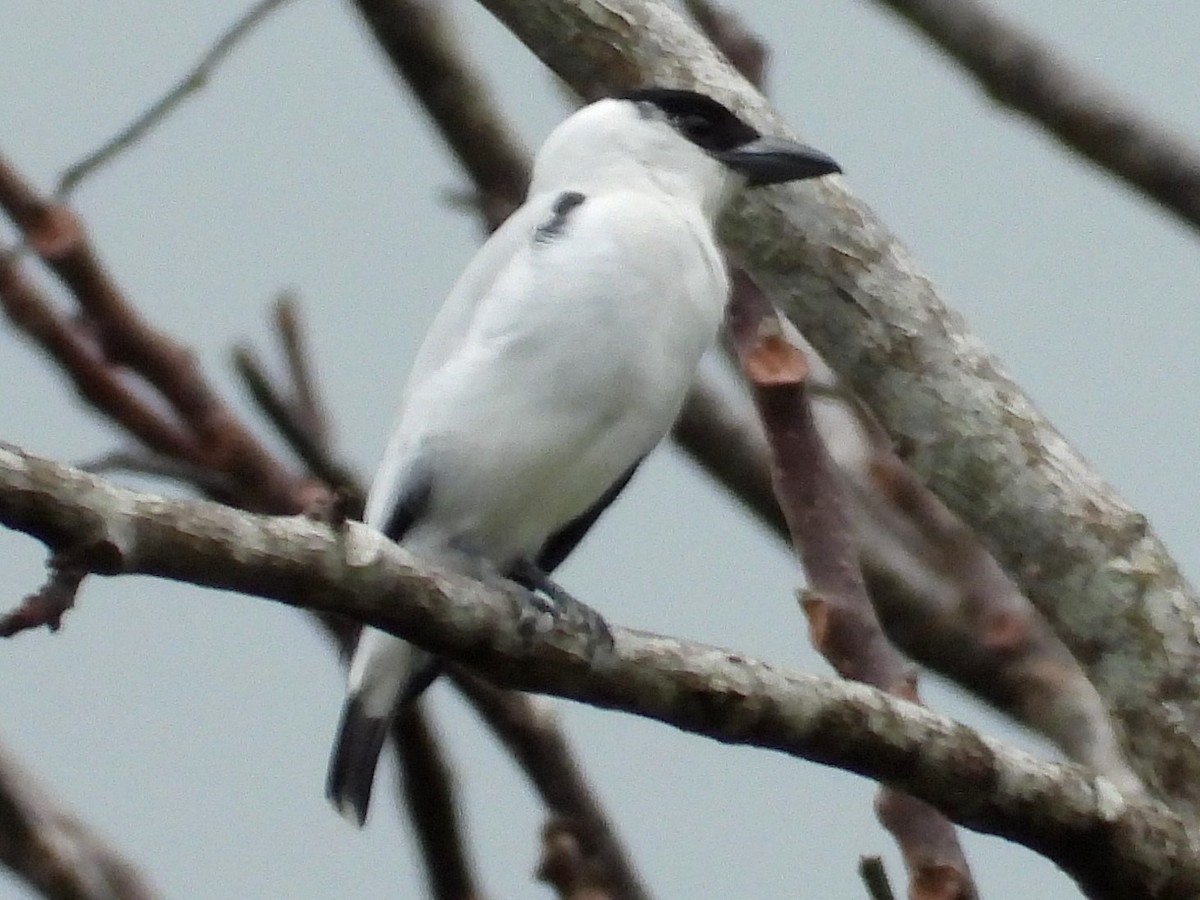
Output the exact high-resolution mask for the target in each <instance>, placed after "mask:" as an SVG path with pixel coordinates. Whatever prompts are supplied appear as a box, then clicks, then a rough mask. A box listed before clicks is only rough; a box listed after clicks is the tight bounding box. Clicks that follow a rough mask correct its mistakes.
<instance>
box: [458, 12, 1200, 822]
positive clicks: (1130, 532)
mask: <svg viewBox="0 0 1200 900" xmlns="http://www.w3.org/2000/svg"><path fill="white" fill-rule="evenodd" d="M482 2H483V4H484V5H485V6H486V7H488V8H489V9H490V10H492V11H493V12H494V13H495V14H496V15H497V16H498V17H499V18H500V19H501V20H502V21H504V22H505V24H506V25H507V26H508V27H509V28H510V29H511V30H512V31H513V32H515V33H516V34H517V35H518V37H520V38H521V39H522V40H523V41H524V42H525V43H526V44H528V45H529V46H530V47H531V48H532V49H533V50H534V51H535V52H536V53H537V54H538V55H539V56H540V57H541V58H542V59H543V60H544V61H545V62H546V63H547V65H549V66H550V67H551V68H553V69H554V70H555V71H556V72H557V73H558V74H559V75H561V76H562V77H564V78H565V79H566V80H567V81H568V82H569V83H570V84H571V85H572V86H573V87H575V88H576V89H577V90H579V91H581V92H582V93H584V94H585V95H589V96H594V95H598V94H602V93H605V92H608V91H612V90H616V89H620V88H625V87H629V86H631V85H635V84H645V83H651V82H653V83H660V84H672V85H684V86H699V87H701V88H702V89H703V90H706V91H707V92H709V93H711V94H712V95H713V96H715V97H717V98H719V99H721V100H723V101H725V102H727V103H729V105H730V106H731V107H733V108H735V109H738V110H739V111H741V112H742V113H743V114H744V115H745V116H746V117H747V118H748V119H749V120H750V121H752V122H754V123H755V124H757V125H759V126H760V127H762V128H764V129H768V130H771V131H776V132H781V133H786V132H787V131H788V128H787V126H785V125H783V124H782V123H781V122H780V121H779V120H778V118H777V117H776V116H775V115H774V114H773V113H772V112H771V111H770V109H769V108H768V107H767V105H766V101H765V100H763V98H762V97H761V96H760V95H759V94H758V93H757V91H755V90H754V89H753V88H751V87H750V86H749V85H748V84H747V83H746V81H745V80H744V79H743V78H741V76H739V75H738V74H737V73H735V72H734V71H733V70H732V69H731V68H730V66H729V65H728V64H727V63H725V61H724V60H722V59H721V58H720V57H719V56H717V55H716V53H715V52H714V50H713V49H712V47H711V46H710V45H709V44H708V42H707V41H706V40H705V39H704V38H702V37H701V36H700V35H699V34H698V33H697V32H696V31H695V30H694V29H693V28H692V26H691V25H689V24H688V23H687V22H686V21H685V20H684V19H683V17H682V16H681V15H679V14H678V13H676V12H675V11H674V10H673V9H672V8H671V7H670V6H668V5H667V4H666V3H664V2H662V0H575V2H572V3H564V2H549V0H482ZM723 236H724V237H725V238H726V239H727V241H728V242H729V244H730V245H731V246H732V247H734V248H735V249H736V250H737V251H738V252H739V253H740V254H741V255H742V256H743V257H744V259H745V261H746V264H747V268H748V269H749V271H750V272H751V273H752V274H753V275H754V277H755V280H756V281H757V282H758V283H759V284H760V286H762V287H763V288H764V289H765V290H767V291H768V293H769V294H770V295H771V297H772V299H773V300H774V301H775V302H776V303H777V304H779V305H780V306H781V307H782V308H783V309H784V311H785V312H786V313H787V314H788V315H789V316H790V317H791V318H792V320H793V321H795V323H796V324H797V325H798V326H799V327H800V328H801V329H802V330H803V331H804V333H805V336H806V337H807V338H808V339H809V340H810V341H811V342H812V344H813V345H814V346H815V347H816V348H817V350H818V351H819V352H820V353H821V354H822V356H824V357H825V358H826V359H827V360H828V361H829V362H830V363H831V364H832V365H834V366H835V367H836V368H837V369H838V370H839V371H840V373H841V374H842V375H843V376H844V378H845V379H846V381H847V383H848V384H849V385H850V386H851V387H852V388H853V389H854V390H855V391H856V392H857V393H858V394H859V396H861V397H862V398H863V399H864V400H865V401H866V402H867V403H868V404H869V405H870V406H871V408H872V409H873V410H874V412H875V413H876V414H877V415H878V416H879V418H880V420H881V421H882V422H883V423H884V424H885V425H886V426H887V428H888V429H889V431H890V432H891V434H892V435H893V436H894V437H895V438H896V440H897V442H898V445H899V448H900V450H901V452H902V455H903V456H904V457H905V459H906V461H907V462H908V463H909V464H910V465H911V466H912V467H913V468H914V469H915V470H916V471H917V472H918V473H919V474H920V476H921V477H922V478H924V479H925V480H926V482H927V483H928V484H929V485H930V487H932V488H933V490H934V491H935V492H937V494H938V495H939V496H940V497H941V498H942V499H943V500H944V501H945V502H946V503H947V505H948V506H949V507H950V508H951V509H952V510H954V512H956V513H957V514H958V515H960V516H961V517H962V518H963V519H964V520H965V521H966V522H967V523H968V524H969V525H971V526H972V527H973V528H974V529H976V531H978V533H979V534H980V535H981V536H982V537H983V539H984V540H985V542H986V543H987V545H988V547H989V548H990V549H991V550H992V551H993V552H994V553H995V554H996V556H997V558H998V559H999V560H1000V561H1001V562H1002V563H1003V564H1004V565H1005V566H1006V567H1007V568H1008V570H1009V571H1010V572H1011V573H1012V574H1013V576H1014V577H1015V578H1016V580H1017V581H1018V583H1019V584H1020V586H1021V588H1022V589H1023V590H1024V591H1025V593H1026V594H1027V595H1028V596H1029V597H1030V598H1031V599H1032V600H1033V601H1034V603H1036V604H1037V606H1038V607H1039V609H1041V610H1042V611H1043V612H1044V613H1045V615H1046V616H1047V617H1048V619H1049V620H1050V621H1051V623H1052V624H1053V626H1054V628H1055V629H1056V631H1057V633H1058V634H1059V636H1060V637H1061V638H1062V639H1063V640H1064V642H1065V643H1066V644H1067V645H1068V646H1069V647H1070V648H1071V650H1072V652H1073V653H1074V654H1075V655H1076V657H1077V658H1078V659H1079V660H1080V661H1081V662H1082V664H1083V665H1084V666H1085V667H1086V669H1087V671H1088V674H1089V676H1090V677H1091V679H1092V680H1093V682H1094V683H1095V685H1096V687H1097V689H1098V690H1099V692H1100V694H1101V696H1102V697H1104V699H1105V701H1106V703H1107V704H1108V705H1109V707H1110V709H1111V710H1112V712H1113V715H1114V716H1115V718H1116V719H1117V721H1118V722H1119V724H1120V725H1121V726H1122V730H1123V732H1124V735H1123V737H1124V741H1125V745H1126V749H1127V751H1128V752H1129V754H1130V757H1131V762H1132V763H1133V766H1134V768H1135V769H1136V770H1137V772H1138V774H1139V775H1140V776H1141V777H1142V778H1143V780H1144V781H1145V782H1146V785H1147V787H1148V788H1149V789H1150V790H1151V791H1152V792H1153V793H1154V794H1156V795H1158V796H1160V797H1163V798H1164V799H1166V800H1167V801H1168V802H1169V803H1171V804H1172V806H1174V807H1175V808H1176V809H1177V810H1178V811H1179V812H1180V813H1181V814H1184V815H1186V816H1189V817H1191V818H1193V819H1195V818H1197V817H1198V816H1200V746H1198V744H1197V739H1196V736H1197V735H1200V691H1197V690H1196V689H1195V688H1196V685H1197V684H1200V634H1198V633H1197V619H1196V615H1195V611H1196V609H1197V597H1196V594H1195V591H1194V590H1193V589H1192V588H1191V586H1190V585H1188V584H1187V583H1186V581H1185V580H1184V579H1183V577H1182V575H1181V574H1180V572H1179V570H1178V567H1177V566H1176V564H1175V563H1174V562H1173V561H1172V560H1171V558H1170V556H1169V555H1168V553H1167V551H1166V549H1165V548H1164V547H1163V545H1162V543H1161V542H1160V541H1159V540H1158V538H1157V537H1156V536H1155V534H1154V533H1153V531H1152V530H1151V529H1150V528H1149V526H1148V525H1147V523H1146V521H1145V519H1144V518H1143V517H1142V516H1140V515H1138V514H1137V513H1136V512H1135V511H1133V510H1132V509H1131V508H1130V507H1129V506H1128V505H1127V504H1126V503H1125V502H1124V501H1123V500H1121V499H1120V498H1119V497H1117V496H1116V494H1115V493H1114V492H1113V491H1112V489H1111V488H1110V487H1109V486H1108V485H1107V484H1105V482H1104V481H1103V479H1101V478H1100V476H1099V475H1098V474H1097V473H1096V472H1095V471H1093V470H1092V469H1091V467H1090V466H1089V465H1088V464H1087V463H1086V462H1085V461H1084V460H1083V458H1082V457H1081V456H1080V455H1079V454H1078V453H1076V452H1075V451H1074V450H1073V449H1072V448H1071V447H1070V446H1069V445H1068V444H1067V443H1066V442H1065V441H1064V440H1063V438H1062V436H1061V435H1060V434H1059V433H1058V432H1057V431H1056V430H1055V429H1054V427H1053V426H1052V425H1051V424H1050V423H1049V422H1048V421H1046V419H1045V418H1044V417H1043V416H1042V415H1041V414H1040V413H1039V412H1038V410H1037V409H1036V408H1035V407H1034V406H1033V404H1032V402H1031V401H1030V400H1029V399H1028V398H1027V397H1025V396H1024V394H1022V393H1021V391H1020V389H1019V388H1018V387H1017V386H1016V385H1015V384H1014V383H1013V382H1012V381H1011V380H1010V379H1009V378H1008V377H1007V375H1006V374H1005V373H1004V371H1003V369H1002V367H1001V366H1000V364H999V363H998V362H997V360H996V359H995V358H994V357H993V356H992V355H991V354H990V353H989V351H988V350H987V348H986V347H984V346H983V345H982V344H981V343H980V342H979V340H978V339H976V338H975V337H974V336H973V335H971V334H970V333H969V332H968V331H967V329H966V327H965V325H964V323H963V321H962V319H961V318H960V317H959V316H958V315H957V314H955V313H954V312H953V311H952V310H950V309H948V308H947V307H946V306H945V304H944V303H943V302H942V301H941V299H940V298H939V297H938V295H937V292H936V291H935V290H934V288H933V285H932V284H931V283H930V281H929V279H928V278H927V277H926V276H925V275H924V274H922V272H921V271H920V270H919V269H918V267H917V266H916V264H915V263H914V262H913V260H912V259H911V258H910V256H909V254H908V251H907V250H906V249H905V247H904V246H903V245H902V244H901V243H900V242H899V241H898V240H897V239H896V238H895V236H894V235H892V234H891V232H890V231H889V230H888V229H887V227H886V226H885V225H884V224H883V223H882V222H880V221H879V220H878V219H877V218H876V217H875V216H874V214H873V213H872V212H871V211H870V210H869V209H868V208H867V207H866V206H865V204H863V203H862V202H861V201H859V200H857V199H856V198H855V197H854V196H853V195H852V194H851V193H850V191H849V190H848V188H847V187H846V184H845V182H844V181H843V180H841V179H837V178H827V179H822V180H821V181H820V182H819V183H813V182H809V183H806V184H804V185H798V186H787V187H780V188H775V189H771V190H769V191H762V192H757V193H756V194H755V195H753V196H747V198H746V200H745V201H744V202H743V203H742V204H741V205H740V207H739V208H738V209H737V210H736V211H735V212H734V213H733V214H731V215H730V216H728V217H727V220H726V222H725V224H724V228H723Z"/></svg>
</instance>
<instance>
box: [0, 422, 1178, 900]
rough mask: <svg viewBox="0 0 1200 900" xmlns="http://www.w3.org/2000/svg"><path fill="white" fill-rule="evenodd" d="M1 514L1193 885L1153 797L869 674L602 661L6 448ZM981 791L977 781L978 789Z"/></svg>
mask: <svg viewBox="0 0 1200 900" xmlns="http://www.w3.org/2000/svg"><path fill="white" fill-rule="evenodd" d="M0 523H3V524H5V525H6V526H8V527H10V528H15V529H17V530H20V531H24V532H26V533H28V534H31V535H33V536H35V537H37V538H38V539H40V540H42V541H43V542H45V543H46V544H47V545H48V546H49V547H50V548H51V549H52V550H58V549H62V548H67V547H74V546H82V545H103V546H104V547H105V548H106V551H107V552H105V553H102V554H96V555H94V556H93V557H92V558H91V561H92V567H93V569H94V571H96V572H97V573H98V574H107V575H115V574H121V573H128V574H132V573H140V574H146V575H154V576H158V577H164V578H172V579H177V580H182V581H188V582H191V583H194V584H201V585H205V586H208V587H214V588H218V589H224V590H233V591H239V592H243V593H249V594H254V595H257V596H261V597H266V598H269V599H273V600H278V601H281V602H283V603H287V604H289V605H292V606H297V607H301V608H305V609H311V610H314V611H319V612H324V613H339V614H344V615H348V616H351V617H354V618H357V619H360V620H361V621H364V622H366V623H369V624H371V625H374V626H376V627H379V628H383V629H386V630H388V631H391V632H393V633H395V634H399V635H401V636H403V637H405V638H406V639H409V640H412V641H414V642H416V643H418V644H420V645H421V646H423V647H426V648H427V649H429V650H432V651H434V652H437V653H439V654H442V655H444V656H447V657H449V658H451V659H454V660H457V661H459V662H462V663H464V664H466V665H468V666H470V667H472V668H473V669H476V670H477V671H480V672H484V673H486V674H487V676H488V677H489V678H491V679H494V680H496V681H498V682H500V683H503V684H506V685H509V686H512V687H517V688H520V689H522V690H531V691H537V692H544V693H550V694H554V695H557V696H562V697H569V698H571V699H575V700H579V701H582V702H586V703H590V704H593V705H596V706H600V707H604V708H610V709H618V710H624V711H627V712H632V713H636V714H638V715H642V716H646V717H649V718H653V719H658V720H660V721H663V722H667V723H670V724H672V725H674V726H676V727H678V728H681V729H684V730H687V731H691V732H694V733H696V734H702V735H707V736H710V737H713V738H715V739H718V740H722V741H726V742H730V743H738V744H745V745H750V746H758V747H763V748H768V749H773V750H777V751H780V752H783V753H788V754H791V755H795V756H799V757H803V758H805V759H811V760H815V761H818V762H822V763H826V764H829V765H835V766H839V767H841V768H845V769H847V770H849V771H852V772H857V773H859V774H862V775H865V776H867V777H870V778H874V779H876V780H879V781H881V782H885V783H888V784H891V785H893V786H895V787H897V788H899V789H902V790H904V791H907V792H909V793H911V794H913V795H915V796H918V797H921V798H922V799H924V800H926V801H927V802H929V803H932V804H934V805H936V806H937V807H938V808H939V809H941V810H942V811H943V812H945V813H946V814H947V815H949V816H950V817H951V818H953V819H955V820H956V821H958V822H960V823H961V824H964V825H966V826H968V827H971V828H976V829H979V830H982V831H987V832H990V833H994V834H999V835H1002V836H1004V837H1007V838H1009V839H1011V840H1014V841H1017V842H1019V843H1022V844H1025V845H1026V846H1029V847H1031V848H1033V849H1035V850H1037V851H1038V852H1040V853H1043V854H1045V855H1046V856H1048V857H1049V858H1051V859H1053V860H1054V861H1055V862H1057V863H1058V864H1059V865H1060V866H1062V867H1063V868H1064V869H1065V870H1066V871H1067V872H1069V873H1070V874H1072V875H1073V876H1074V877H1075V878H1076V879H1077V880H1078V881H1079V882H1080V883H1081V885H1082V886H1083V887H1084V889H1085V891H1087V893H1088V895H1089V896H1091V897H1095V898H1113V900H1117V898H1121V900H1127V898H1128V897H1131V896H1137V897H1146V898H1154V900H1158V898H1179V900H1182V898H1185V897H1187V898H1190V897H1193V896H1195V895H1196V894H1197V892H1200V853H1198V852H1197V847H1196V846H1194V845H1193V843H1192V842H1191V840H1190V839H1189V836H1188V834H1187V832H1186V830H1185V829H1184V827H1183V825H1182V823H1181V822H1180V820H1179V819H1178V817H1176V816H1175V815H1174V814H1173V813H1171V812H1169V811H1168V810H1166V809H1164V808H1162V807H1160V806H1157V805H1156V804H1153V803H1150V802H1145V801H1140V800H1137V799H1134V798H1128V797H1123V796H1122V795H1121V794H1120V793H1119V792H1118V791H1116V790H1115V789H1114V788H1113V787H1112V785H1111V783H1110V782H1108V781H1107V780H1105V779H1103V778H1100V777H1098V776H1095V775H1091V774H1089V773H1088V772H1086V771H1085V770H1083V769H1082V768H1080V767H1078V766H1074V765H1061V764H1056V763H1048V762H1041V761H1038V760H1036V759H1034V758H1033V757H1031V756H1030V755H1028V754H1026V753H1022V752H1020V751H1016V750H1013V749H1010V748H1008V747H1006V746H1004V745H1003V744H1001V743H1000V742H998V741H994V740H991V739H988V738H986V737H983V736H980V735H978V734H976V733H974V732H973V731H971V730H970V729H968V728H966V727H964V726H961V725H958V724H956V723H954V722H951V721H949V720H947V719H944V718H942V717H941V716H937V715H934V714H933V713H931V712H929V711H928V710H925V709H923V708H922V707H919V706H916V705H914V704H911V703H908V702H906V701H903V700H898V699H896V698H892V697H890V696H888V695H886V694H883V693H881V692H879V691H877V690H875V689H872V688H868V687H865V686H862V685H856V684H851V683H843V682H840V681H831V680H829V679H825V678H817V677H814V676H807V675H801V674H797V673H792V672H787V671H783V670H780V669H777V668H775V667H772V666H770V665H767V664H765V663H761V662H757V661H754V660H750V659H746V658H745V657H743V656H741V655H740V654H735V653H731V652H729V651H724V650H719V649H717V648H714V647H705V646H702V645H697V644H691V643H688V642H684V641H678V640H674V639H671V638H666V637H659V636H655V635H649V634H645V633H641V632H634V631H630V630H628V629H622V628H614V629H613V635H614V647H613V649H612V651H611V652H609V653H606V654H603V655H602V657H600V658H597V657H596V655H595V653H594V651H593V649H592V648H591V646H590V644H589V642H588V638H587V636H586V635H585V634H580V633H571V632H568V631H566V630H565V628H564V627H563V626H562V625H559V626H558V627H556V628H555V629H554V630H552V631H547V632H544V633H542V634H540V635H536V636H530V635H529V634H528V632H527V629H526V628H525V627H524V623H526V622H527V620H526V619H525V618H524V616H523V613H524V612H525V611H526V609H527V599H526V595H525V593H524V592H523V591H522V590H520V589H519V588H516V587H515V586H510V587H507V588H503V587H487V586H484V585H482V584H480V583H478V582H474V581H471V580H470V579H467V578H464V577H462V576H459V575H456V574H453V573H450V572H447V571H443V570H437V569H435V568H433V567H431V566H428V565H426V564H423V563H422V562H421V561H420V560H418V559H416V558H415V557H413V556H412V555H411V554H409V553H407V552H406V551H404V550H403V549H402V548H400V547H398V546H396V545H395V544H392V543H391V542H389V541H388V540H387V539H386V538H384V537H383V536H382V535H380V534H378V533H376V532H373V531H371V530H370V529H367V528H365V527H364V526H361V525H357V524H354V523H350V524H349V525H348V526H347V527H346V528H344V529H342V530H340V531H338V532H333V531H331V530H330V529H328V528H327V527H325V526H323V525H321V524H319V523H316V522H313V521H311V520H308V519H305V518H268V517H262V516H256V515H252V514H248V513H244V512H240V511H237V510H233V509H230V508H227V507H222V506H219V505H217V504H213V503H208V502H203V501H184V500H171V499H164V498H161V497H156V496H152V495H147V494H140V493H138V492H135V491H130V490H126V489H123V488H118V487H114V486H111V485H108V484H105V483H104V482H102V481H100V480H99V479H97V478H95V477H93V476H91V475H88V474H86V473H84V472H80V471H78V470H75V469H70V468H68V467H65V466H61V465H58V464H55V463H52V462H49V461H47V460H42V459H39V458H37V457H33V456H30V455H28V454H25V453H23V452H21V451H20V450H18V449H16V448H13V447H11V446H7V445H3V446H0ZM964 785H970V786H971V789H970V790H964V789H963V786H964Z"/></svg>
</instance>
